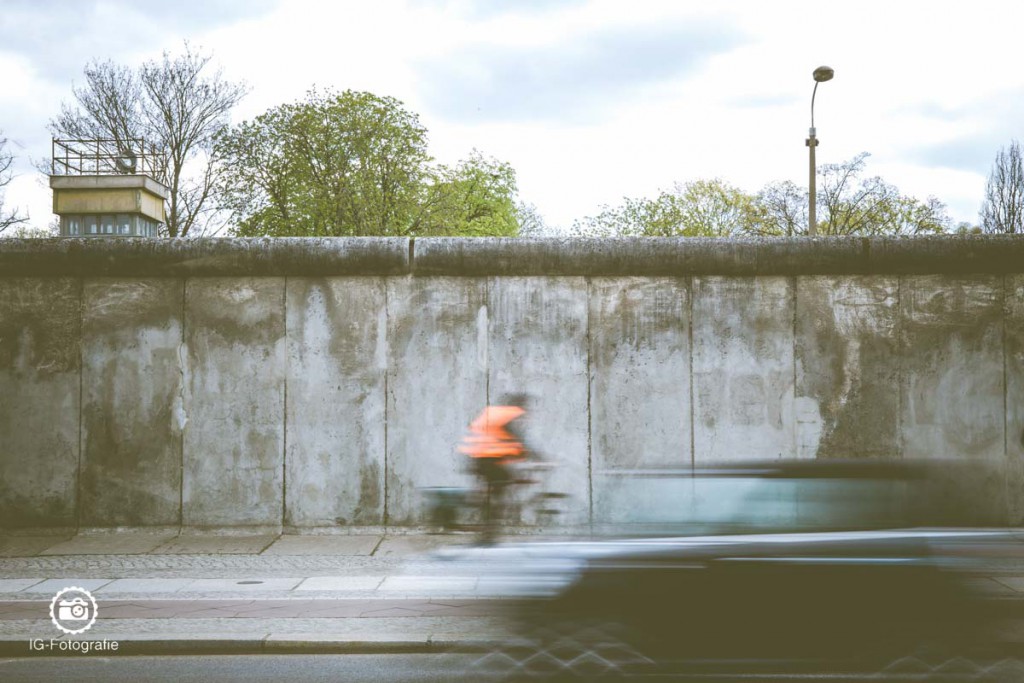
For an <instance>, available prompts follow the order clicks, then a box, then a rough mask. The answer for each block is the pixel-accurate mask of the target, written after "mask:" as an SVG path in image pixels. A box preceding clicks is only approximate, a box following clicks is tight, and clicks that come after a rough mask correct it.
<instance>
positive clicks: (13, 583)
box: [0, 579, 43, 593]
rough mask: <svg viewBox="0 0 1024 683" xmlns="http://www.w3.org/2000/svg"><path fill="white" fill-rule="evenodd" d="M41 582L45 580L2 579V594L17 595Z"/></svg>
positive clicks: (0, 585) (0, 584)
mask: <svg viewBox="0 0 1024 683" xmlns="http://www.w3.org/2000/svg"><path fill="white" fill-rule="evenodd" d="M41 581H43V579H0V593H17V592H18V591H20V590H24V589H26V588H28V587H30V586H34V585H35V584H37V583H39V582H41Z"/></svg>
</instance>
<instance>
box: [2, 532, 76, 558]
mask: <svg viewBox="0 0 1024 683" xmlns="http://www.w3.org/2000/svg"><path fill="white" fill-rule="evenodd" d="M69 538H71V534H67V535H64V534H61V535H58V536H0V557H32V556H33V555H38V554H39V553H41V552H42V551H44V550H46V549H47V548H50V547H53V546H55V545H57V544H58V543H63V542H64V541H66V540H68V539H69Z"/></svg>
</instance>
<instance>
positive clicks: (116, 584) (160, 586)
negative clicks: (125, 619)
mask: <svg viewBox="0 0 1024 683" xmlns="http://www.w3.org/2000/svg"><path fill="white" fill-rule="evenodd" d="M193 581H195V579H172V578H163V579H116V580H114V581H111V582H110V583H108V584H107V585H106V586H103V588H100V589H99V590H98V592H99V593H100V594H107V593H174V592H176V591H179V590H181V589H182V588H185V587H186V586H188V585H190V584H191V583H192V582H193Z"/></svg>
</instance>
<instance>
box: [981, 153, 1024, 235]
mask: <svg viewBox="0 0 1024 683" xmlns="http://www.w3.org/2000/svg"><path fill="white" fill-rule="evenodd" d="M981 228H982V230H984V231H985V232H1005V233H1024V160H1022V157H1021V148H1020V143H1019V142H1017V141H1016V140H1014V141H1013V142H1011V143H1010V146H1009V147H1004V148H1002V149H1000V150H999V153H998V154H997V155H996V160H995V163H994V164H993V166H992V172H991V173H990V174H989V176H988V183H987V184H986V186H985V201H984V203H983V204H982V206H981Z"/></svg>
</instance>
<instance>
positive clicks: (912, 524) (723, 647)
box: [474, 461, 1024, 681]
mask: <svg viewBox="0 0 1024 683" xmlns="http://www.w3.org/2000/svg"><path fill="white" fill-rule="evenodd" d="M964 476H966V475H965V474H964V473H963V472H961V471H959V470H956V468H955V467H954V468H953V469H952V470H950V469H949V468H948V467H946V466H945V465H944V464H936V463H904V462H900V463H884V462H870V461H868V462H863V461H861V462H829V461H824V462H823V461H799V462H781V461H780V462H771V463H743V464H737V465H729V466H720V467H715V468H713V469H704V470H695V471H687V472H680V473H674V474H672V475H671V477H669V475H668V474H667V473H665V472H661V473H660V474H659V475H658V477H659V478H660V479H661V481H662V482H664V481H669V482H670V483H671V481H672V480H674V481H675V482H676V483H677V484H678V486H676V487H675V489H673V486H671V485H668V486H664V487H663V489H664V490H665V491H669V492H671V491H673V490H674V494H672V495H671V496H669V497H668V498H667V499H664V500H661V501H658V502H660V504H661V505H663V506H668V507H672V506H676V507H679V508H683V509H684V510H685V513H686V514H685V515H684V516H683V517H684V518H680V519H679V520H678V521H677V523H678V524H679V525H680V528H686V529H689V530H691V531H692V530H694V529H700V530H702V531H704V532H708V531H717V532H724V533H704V534H703V535H690V536H672V535H665V536H660V537H644V538H635V537H617V538H609V539H602V540H590V541H582V542H577V543H549V544H543V543H535V544H517V545H514V546H510V547H506V548H504V549H503V550H501V551H500V552H503V553H504V556H502V560H501V563H500V564H499V565H498V566H501V567H503V568H504V571H506V572H507V573H508V575H509V576H510V577H511V576H514V577H515V578H516V579H517V580H518V581H519V584H518V585H519V586H520V588H522V586H523V582H524V581H526V582H527V583H528V578H529V577H531V576H532V577H535V578H536V580H537V581H536V585H537V586H540V587H542V588H543V590H538V591H536V592H535V593H534V595H535V596H536V597H537V599H536V600H532V601H524V602H522V603H520V605H521V607H520V609H519V612H518V615H517V616H518V619H517V624H518V626H517V629H516V631H517V634H516V637H514V638H512V639H510V640H509V641H508V642H506V643H503V644H502V645H501V646H500V647H498V648H495V649H494V650H492V651H490V652H488V653H486V654H485V655H484V656H482V657H480V658H479V660H478V661H477V662H476V664H475V666H474V673H475V674H476V675H477V676H479V677H481V678H483V677H496V678H509V679H516V678H542V679H554V680H562V679H571V678H575V679H582V680H590V679H594V678H603V677H616V676H626V677H632V676H637V677H644V676H654V677H658V678H664V677H669V678H672V679H679V680H706V679H714V680H765V679H767V680H785V679H792V678H811V679H812V680H813V679H814V678H815V677H827V678H828V679H829V680H836V679H837V677H838V679H839V680H862V679H864V678H865V677H868V678H870V679H871V680H1008V681H1009V680H1014V681H1017V680H1024V665H1022V664H1021V662H1020V660H1019V659H1017V658H1015V657H1014V656H1013V654H1012V653H1008V652H1006V651H1003V650H1000V649H999V647H998V643H996V642H995V641H994V640H993V638H994V635H993V634H994V633H996V632H997V630H998V624H999V623H1000V620H1002V619H1005V618H1006V616H1007V613H1006V609H1005V607H1006V606H1005V605H1002V604H1000V603H997V602H995V601H993V600H990V599H988V598H987V597H986V596H985V595H981V594H979V593H978V592H977V591H976V590H975V589H974V584H973V583H972V581H971V576H972V571H973V569H974V568H975V565H976V563H977V561H978V559H979V556H981V557H984V555H985V553H984V551H982V552H981V553H978V552H977V549H978V548H979V547H981V548H986V547H991V548H997V547H999V544H1000V543H1003V542H1006V541H1007V532H1003V531H998V530H983V529H978V528H969V527H976V526H978V525H979V524H981V523H991V522H992V521H993V520H994V519H996V518H997V515H998V514H999V513H998V511H997V510H996V511H993V510H989V509H986V507H987V506H986V505H985V504H984V501H972V500H971V499H972V495H966V496H961V497H960V498H961V499H958V496H957V495H954V493H962V492H964V491H965V490H967V489H970V486H967V485H966V484H964V481H966V480H965V479H963V477H964ZM958 478H960V479H958ZM957 482H959V483H957ZM954 484H955V485H954ZM978 490H980V489H978ZM647 502H648V503H650V502H651V501H650V500H649V499H648V500H647ZM989 502H991V501H989ZM998 505H999V503H998V501H997V503H996V507H998ZM727 508H732V512H731V513H729V512H727ZM652 509H654V508H653V507H652ZM665 519H666V516H665V515H664V514H662V515H661V518H660V520H659V524H660V526H659V528H660V529H661V530H662V531H663V532H664V531H667V530H669V529H670V526H668V525H667V524H666V522H665ZM647 522H649V520H644V519H633V520H631V522H630V524H632V525H633V526H634V528H641V529H644V530H649V529H650V525H649V524H648V523H647ZM939 525H941V526H939ZM624 526H629V525H624ZM619 531H620V532H621V531H623V529H622V528H620V529H619ZM963 547H970V548H972V549H974V552H973V554H972V555H971V556H970V557H965V556H964V555H963V553H961V552H959V549H961V548H963ZM525 592H528V591H525ZM523 593H524V591H523V590H520V594H523Z"/></svg>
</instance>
